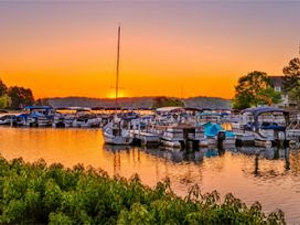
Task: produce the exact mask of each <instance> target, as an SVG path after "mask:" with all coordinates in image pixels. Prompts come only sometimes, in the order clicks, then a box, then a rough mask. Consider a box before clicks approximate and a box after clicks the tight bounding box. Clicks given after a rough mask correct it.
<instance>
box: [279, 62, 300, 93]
mask: <svg viewBox="0 0 300 225" xmlns="http://www.w3.org/2000/svg"><path fill="white" fill-rule="evenodd" d="M283 74H284V81H285V82H284V89H285V91H287V92H289V91H291V90H292V89H293V88H296V87H298V86H299V83H298V81H299V80H300V59H299V58H294V59H292V60H290V62H289V64H288V65H287V66H286V67H284V68H283Z"/></svg>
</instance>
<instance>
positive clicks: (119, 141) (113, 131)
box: [103, 123, 133, 145]
mask: <svg viewBox="0 0 300 225" xmlns="http://www.w3.org/2000/svg"><path fill="white" fill-rule="evenodd" d="M103 135H104V141H105V144H110V145H130V144H131V143H132V141H133V139H132V137H131V136H130V132H129V129H124V128H122V127H121V126H120V123H119V124H117V123H114V124H112V123H109V124H107V125H106V126H105V127H104V128H103Z"/></svg>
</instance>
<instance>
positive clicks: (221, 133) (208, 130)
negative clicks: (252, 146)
mask: <svg viewBox="0 0 300 225" xmlns="http://www.w3.org/2000/svg"><path fill="white" fill-rule="evenodd" d="M202 126H203V127H204V136H205V138H206V140H207V142H208V145H217V143H218V140H221V141H222V142H223V145H235V140H236V135H235V133H234V132H232V131H227V130H224V129H223V127H222V126H221V125H220V124H218V123H212V122H208V123H206V124H204V125H202Z"/></svg>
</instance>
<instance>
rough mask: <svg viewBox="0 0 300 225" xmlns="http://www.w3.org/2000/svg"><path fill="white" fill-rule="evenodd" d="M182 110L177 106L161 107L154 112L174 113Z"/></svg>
mask: <svg viewBox="0 0 300 225" xmlns="http://www.w3.org/2000/svg"><path fill="white" fill-rule="evenodd" d="M180 110H183V108H182V107H177V106H168V107H161V108H158V109H156V112H175V111H180Z"/></svg>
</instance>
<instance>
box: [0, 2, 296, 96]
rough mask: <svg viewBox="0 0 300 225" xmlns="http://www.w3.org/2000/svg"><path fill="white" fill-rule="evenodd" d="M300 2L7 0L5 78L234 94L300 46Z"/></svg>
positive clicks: (38, 84)
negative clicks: (245, 78) (243, 81)
mask: <svg viewBox="0 0 300 225" xmlns="http://www.w3.org/2000/svg"><path fill="white" fill-rule="evenodd" d="M299 10H300V2H298V3H297V2H292V1H290V2H288V3H284V2H278V1H277V2H273V1H271V0H269V1H266V2H263V1H258V0H257V1H255V2H250V1H247V2H246V1H241V0H240V1H230V2H225V1H214V2H211V3H209V2H203V1H202V2H196V1H176V2H172V3H171V1H170V0H169V1H162V2H160V1H154V2H151V1H145V0H140V1H138V0H136V1H124V0H123V1H116V2H109V1H86V2H83V1H77V2H74V1H73V2H72V1H43V0H42V1H41V2H38V1H22V0H21V1H13V2H9V1H7V2H0V78H1V79H2V80H3V81H4V82H5V83H6V84H7V85H18V86H25V87H28V88H31V89H32V90H33V92H34V95H35V97H36V98H40V97H63V96H87V97H99V98H102V97H113V95H114V86H115V76H116V72H115V71H116V53H117V27H118V23H121V33H122V34H121V58H120V86H121V90H120V92H121V95H122V96H126V97H132V96H158V95H167V96H178V97H189V96H199V95H201V96H218V97H224V98H232V97H233V94H234V85H235V84H236V82H237V79H238V77H239V76H241V75H244V74H246V73H248V72H251V71H253V70H261V71H265V72H267V73H268V74H270V75H279V74H281V73H282V67H283V66H285V65H286V64H287V63H288V61H289V60H290V59H291V58H293V57H296V56H298V55H297V54H298V47H299V44H300V27H299V21H300V13H299Z"/></svg>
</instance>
